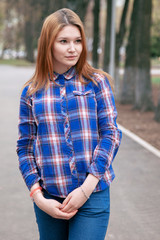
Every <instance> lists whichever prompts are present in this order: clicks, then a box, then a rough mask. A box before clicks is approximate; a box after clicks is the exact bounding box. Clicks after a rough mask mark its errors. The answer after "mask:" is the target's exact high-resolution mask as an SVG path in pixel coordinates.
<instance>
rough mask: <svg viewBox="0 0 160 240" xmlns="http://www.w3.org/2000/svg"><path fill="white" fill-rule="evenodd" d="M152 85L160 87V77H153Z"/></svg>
mask: <svg viewBox="0 0 160 240" xmlns="http://www.w3.org/2000/svg"><path fill="white" fill-rule="evenodd" d="M152 84H155V85H159V84H160V76H159V77H152Z"/></svg>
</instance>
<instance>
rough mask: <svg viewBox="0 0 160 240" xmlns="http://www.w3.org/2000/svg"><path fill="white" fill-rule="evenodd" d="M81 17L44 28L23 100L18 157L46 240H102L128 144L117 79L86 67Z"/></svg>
mask: <svg viewBox="0 0 160 240" xmlns="http://www.w3.org/2000/svg"><path fill="white" fill-rule="evenodd" d="M86 57H87V50H86V40H85V33H84V28H83V24H82V22H81V20H80V19H79V17H78V16H77V15H76V14H75V13H74V12H73V11H71V10H69V9H60V10H58V11H56V12H55V13H53V14H51V15H50V16H48V17H47V18H46V20H45V21H44V24H43V27H42V31H41V35H40V38H39V42H38V56H37V63H36V70H35V74H34V76H33V77H32V79H31V80H30V81H29V82H27V83H26V84H25V87H24V89H23V92H22V95H21V100H20V116H19V118H20V120H19V140H18V142H17V153H18V156H19V166H20V170H21V173H22V175H23V178H24V180H25V182H26V185H27V187H28V189H29V190H30V196H31V197H32V199H33V200H34V210H35V214H36V219H37V224H38V228H39V234H40V239H41V240H65V239H69V240H73V239H74V240H75V239H76V240H85V239H86V240H89V239H92V240H94V239H95V240H103V239H104V238H105V235H106V230H107V225H108V220H109V214H110V196H109V186H110V183H111V182H112V180H113V179H114V177H115V175H114V171H113V168H112V161H113V159H114V157H115V155H116V153H117V150H118V148H119V145H120V141H121V131H120V130H119V129H118V128H117V124H116V117H117V112H116V107H115V102H114V97H113V93H112V89H111V87H110V80H109V79H110V78H109V77H108V75H107V73H105V72H103V71H101V70H97V69H94V68H93V67H91V66H90V65H89V64H88V63H87V60H86Z"/></svg>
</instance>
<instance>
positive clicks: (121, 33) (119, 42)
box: [115, 0, 129, 101]
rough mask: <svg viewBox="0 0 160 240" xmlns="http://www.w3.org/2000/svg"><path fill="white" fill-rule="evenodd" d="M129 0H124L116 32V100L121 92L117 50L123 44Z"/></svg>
mask: <svg viewBox="0 0 160 240" xmlns="http://www.w3.org/2000/svg"><path fill="white" fill-rule="evenodd" d="M128 6H129V0H126V1H125V5H124V8H123V12H122V17H121V22H120V27H119V32H118V33H117V34H116V52H115V97H116V100H118V101H119V100H120V93H121V82H120V77H119V63H120V58H119V51H120V47H121V46H122V44H123V40H124V37H125V34H126V18H127V12H128Z"/></svg>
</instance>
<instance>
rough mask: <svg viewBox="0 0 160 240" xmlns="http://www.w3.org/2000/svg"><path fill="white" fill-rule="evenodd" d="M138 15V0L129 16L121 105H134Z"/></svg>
mask: <svg viewBox="0 0 160 240" xmlns="http://www.w3.org/2000/svg"><path fill="white" fill-rule="evenodd" d="M137 13H138V0H134V4H133V10H132V16H131V26H130V33H129V38H128V44H127V47H126V61H125V69H124V76H123V82H122V92H121V95H120V102H121V103H122V104H127V103H131V104H132V103H134V87H135V83H134V76H135V70H136V38H137V34H138V32H137V25H138V24H139V23H138V21H137Z"/></svg>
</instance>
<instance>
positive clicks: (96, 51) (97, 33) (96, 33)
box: [92, 0, 100, 68]
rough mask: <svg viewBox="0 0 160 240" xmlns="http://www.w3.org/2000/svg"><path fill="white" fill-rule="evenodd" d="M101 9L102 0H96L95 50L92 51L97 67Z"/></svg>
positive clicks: (94, 64)
mask: <svg viewBox="0 0 160 240" xmlns="http://www.w3.org/2000/svg"><path fill="white" fill-rule="evenodd" d="M99 11H100V0H95V1H94V9H93V14H94V24H93V51H92V54H93V55H92V62H93V66H94V67H95V68H97V67H98V47H99Z"/></svg>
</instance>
